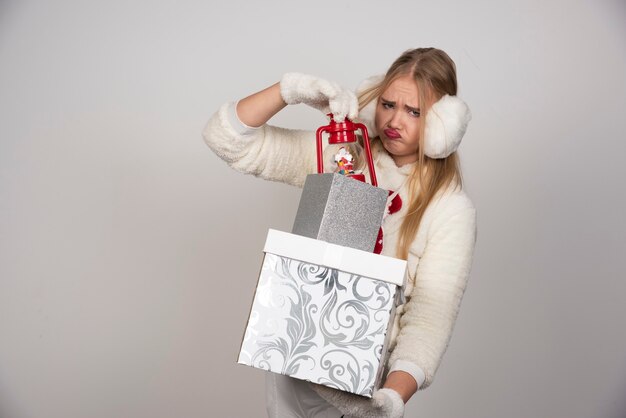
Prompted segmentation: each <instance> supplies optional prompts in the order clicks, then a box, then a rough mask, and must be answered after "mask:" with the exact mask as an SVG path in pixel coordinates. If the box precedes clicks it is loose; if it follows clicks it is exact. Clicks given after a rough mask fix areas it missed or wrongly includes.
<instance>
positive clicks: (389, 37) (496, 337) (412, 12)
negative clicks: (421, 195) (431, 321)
mask: <svg viewBox="0 0 626 418" xmlns="http://www.w3.org/2000/svg"><path fill="white" fill-rule="evenodd" d="M624 39H626V7H625V5H624V2H623V1H593V2H592V1H576V2H569V1H564V0H561V1H539V0H531V1H518V2H511V1H501V2H495V1H494V2H487V1H472V2H457V3H454V2H448V1H438V2H420V3H418V2H415V1H390V2H371V1H364V2H356V1H334V2H331V1H327V0H324V1H320V0H318V1H314V2H313V1H312V2H308V3H303V2H281V1H277V0H268V1H264V2H257V3H252V2H235V1H233V2H228V1H219V2H218V1H195V2H192V1H188V2H183V1H167V0H156V1H147V0H143V1H134V2H117V1H113V2H102V1H98V2H96V1H91V2H86V1H78V0H75V1H70V0H59V1H54V2H44V1H39V2H36V1H19V2H18V1H17V0H8V1H7V0H4V1H0V417H2V418H44V417H45V418H49V417H64V418H79V417H80V418H84V417H137V418H139V417H151V418H159V417H187V418H193V417H208V416H210V417H222V416H223V417H260V416H263V415H264V396H263V379H264V376H263V372H261V371H258V370H254V369H251V368H248V367H245V366H239V365H236V364H235V359H236V354H237V351H238V347H239V344H240V340H241V336H242V332H243V327H244V325H245V320H246V317H247V314H248V309H249V304H250V302H251V298H252V295H253V290H254V285H255V282H256V274H257V272H258V269H259V263H260V260H261V248H262V244H263V241H264V237H265V233H266V230H267V229H268V228H270V227H271V228H276V229H281V230H289V229H290V228H291V222H292V220H293V217H294V215H295V212H296V207H297V203H298V198H299V190H297V189H295V188H292V187H290V186H286V185H282V184H276V183H270V182H264V181H262V180H259V179H256V178H253V177H250V176H244V175H241V174H238V173H236V172H234V171H232V170H230V169H229V168H228V167H227V166H226V165H225V164H224V163H223V162H222V161H221V160H219V159H218V158H217V157H216V156H215V155H213V154H212V153H211V152H210V150H209V149H208V148H207V147H206V146H205V145H204V143H203V142H202V140H201V136H200V132H201V130H202V128H203V126H204V124H205V123H206V120H207V119H208V118H209V116H210V115H211V113H212V112H214V111H215V110H216V109H217V108H218V106H219V105H220V104H221V103H223V102H226V101H229V100H234V99H237V98H240V97H242V96H245V95H246V94H248V93H250V92H253V91H256V90H258V89H261V88H263V87H265V86H267V85H269V84H271V83H273V82H275V81H277V80H278V79H279V78H280V76H281V75H282V74H283V73H284V72H287V71H300V72H307V73H312V74H316V75H319V76H322V77H325V78H328V79H331V80H335V81H338V82H340V83H341V84H343V85H346V86H348V87H355V86H356V85H357V84H358V82H359V81H360V80H361V79H363V78H364V77H366V76H369V75H371V74H375V73H379V72H382V71H384V70H385V69H386V68H387V66H388V65H389V64H390V63H391V61H392V60H393V59H394V58H395V57H396V56H398V55H399V54H400V53H401V52H402V51H404V50H405V49H408V48H412V47H418V46H436V47H439V48H441V49H443V50H445V51H447V52H448V53H449V54H450V56H451V57H452V58H453V59H454V60H455V61H456V64H457V67H458V73H459V83H460V92H459V94H460V96H462V97H463V98H464V99H465V100H466V101H467V102H468V103H469V104H470V106H471V108H472V111H473V114H474V119H473V121H472V123H471V125H470V128H469V130H468V133H467V135H466V137H465V139H464V142H463V144H462V146H461V150H460V153H461V157H462V161H463V168H464V174H465V179H466V185H467V190H468V193H469V194H470V196H471V197H472V198H473V200H474V202H475V204H476V206H477V207H478V214H479V215H478V216H479V234H478V244H477V248H476V256H475V262H474V267H473V271H472V276H471V279H470V284H469V288H468V290H467V293H466V296H465V299H464V302H463V308H462V310H461V314H460V317H459V320H458V322H457V326H456V330H455V335H454V337H453V339H452V343H451V346H450V348H449V350H448V352H447V354H446V357H445V358H444V361H443V363H442V366H441V368H440V370H439V372H438V374H437V376H436V380H435V383H434V384H433V386H431V387H430V388H429V389H427V390H425V391H423V392H419V393H418V394H417V395H415V396H414V398H413V399H412V400H411V402H410V404H409V406H408V412H407V414H406V416H407V417H458V416H463V417H467V418H470V417H509V418H517V417H519V418H522V417H524V418H526V417H568V418H578V417H606V418H609V417H611V418H617V417H624V416H626V401H625V400H624V398H625V397H624V394H625V393H626V355H625V353H626V331H625V329H626V326H625V325H626V324H625V322H626V321H625V318H626V303H624V298H625V296H626V283H625V281H624V274H623V272H622V270H621V269H619V270H618V265H619V264H620V261H622V260H623V257H624V249H625V248H626V245H625V244H626V243H625V240H626V234H625V233H624V232H625V229H626V228H625V222H624V212H625V209H626V207H625V206H626V205H625V198H624V186H623V180H624V179H625V178H626V169H625V168H624V164H623V162H624V156H625V154H626V153H625V151H626V147H625V145H624V139H625V138H624V132H625V129H626V117H625V116H624V114H625V110H626V99H625V97H626V83H625V79H624V74H626V47H625V46H626V42H624ZM324 121H325V119H324V118H323V116H322V115H321V114H318V113H317V112H316V111H314V110H311V109H308V108H306V107H305V106H298V107H294V108H293V109H291V108H290V109H288V110H286V111H284V112H283V113H281V114H280V115H278V117H276V118H275V119H274V120H273V123H275V124H280V125H283V126H287V127H300V128H311V129H313V128H316V127H317V126H320V125H322V124H324Z"/></svg>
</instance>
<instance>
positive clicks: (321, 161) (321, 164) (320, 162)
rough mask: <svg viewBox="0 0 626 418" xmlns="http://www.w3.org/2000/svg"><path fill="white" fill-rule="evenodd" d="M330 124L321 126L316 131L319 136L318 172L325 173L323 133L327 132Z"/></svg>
mask: <svg viewBox="0 0 626 418" xmlns="http://www.w3.org/2000/svg"><path fill="white" fill-rule="evenodd" d="M327 128H328V126H320V127H319V128H317V132H315V137H316V138H317V173H318V174H323V173H324V153H323V152H322V133H324V132H326V130H327Z"/></svg>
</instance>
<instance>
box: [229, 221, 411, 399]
mask: <svg viewBox="0 0 626 418" xmlns="http://www.w3.org/2000/svg"><path fill="white" fill-rule="evenodd" d="M264 252H265V257H264V259H263V265H262V267H261V272H260V276H259V281H258V284H257V288H256V293H255V295H254V301H253V303H252V308H251V312H250V317H249V320H248V324H247V327H246V330H245V334H244V338H243V342H242V344H241V350H240V352H239V358H238V363H240V364H245V365H249V366H252V367H256V368H259V369H263V370H267V371H271V372H274V373H280V374H284V375H287V376H291V377H294V378H298V379H302V380H307V381H311V382H315V383H319V384H323V385H326V386H330V387H334V388H337V389H340V390H344V391H347V392H351V393H355V394H358V395H363V396H366V397H371V396H372V393H373V392H374V390H376V389H378V388H379V387H380V385H381V384H382V378H383V376H382V374H383V369H384V364H383V361H384V358H385V352H386V346H387V342H388V338H389V333H390V330H391V326H392V325H393V318H394V315H395V307H396V304H397V303H398V300H399V298H400V297H401V293H402V287H403V285H404V277H405V271H406V261H404V260H399V259H396V258H392V257H386V256H381V255H377V254H373V253H369V252H365V251H361V250H357V249H353V248H349V247H344V246H339V245H335V244H330V243H327V242H324V241H321V240H316V239H312V238H307V237H303V236H300V235H295V234H290V233H287V232H280V231H276V230H270V231H269V233H268V235H267V240H266V243H265V248H264Z"/></svg>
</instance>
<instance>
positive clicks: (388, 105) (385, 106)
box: [380, 101, 393, 109]
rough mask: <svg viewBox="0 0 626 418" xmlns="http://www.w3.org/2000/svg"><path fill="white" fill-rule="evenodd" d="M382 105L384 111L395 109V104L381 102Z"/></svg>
mask: <svg viewBox="0 0 626 418" xmlns="http://www.w3.org/2000/svg"><path fill="white" fill-rule="evenodd" d="M380 105H381V106H382V107H383V109H393V103H389V102H385V101H381V102H380Z"/></svg>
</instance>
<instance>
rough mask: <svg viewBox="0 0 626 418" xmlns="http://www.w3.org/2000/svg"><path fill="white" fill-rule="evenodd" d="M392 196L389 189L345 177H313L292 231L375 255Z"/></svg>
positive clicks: (313, 175) (327, 175) (325, 175)
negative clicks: (384, 216)
mask: <svg viewBox="0 0 626 418" xmlns="http://www.w3.org/2000/svg"><path fill="white" fill-rule="evenodd" d="M388 195H389V193H388V191H387V190H384V189H381V188H378V187H374V186H372V185H370V184H368V183H364V182H361V181H358V180H354V179H351V178H349V177H347V176H344V175H342V174H310V175H308V176H307V178H306V181H305V183H304V188H303V189H302V196H301V197H300V205H299V206H298V213H297V214H296V219H295V222H294V224H293V228H292V230H291V231H292V232H293V233H294V234H298V235H303V236H305V237H309V238H316V239H320V240H322V241H326V242H330V243H333V244H338V245H344V246H346V247H352V248H357V249H359V250H363V251H370V252H371V251H373V250H374V245H375V244H376V237H377V236H378V230H379V229H380V225H381V223H382V219H383V213H384V211H385V209H386V206H387V197H388Z"/></svg>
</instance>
